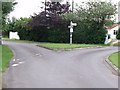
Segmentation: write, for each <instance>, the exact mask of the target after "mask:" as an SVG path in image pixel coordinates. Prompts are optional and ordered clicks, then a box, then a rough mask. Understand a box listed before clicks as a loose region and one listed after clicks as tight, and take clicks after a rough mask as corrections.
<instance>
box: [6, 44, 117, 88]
mask: <svg viewBox="0 0 120 90" xmlns="http://www.w3.org/2000/svg"><path fill="white" fill-rule="evenodd" d="M4 44H6V45H8V46H9V47H10V48H11V49H12V50H13V52H14V54H15V57H14V59H13V60H12V61H11V63H10V67H9V69H8V71H7V72H6V73H5V75H4V83H5V87H7V88H118V77H117V76H116V75H114V74H113V73H112V71H111V70H110V68H109V67H108V66H107V64H106V63H105V61H104V60H105V58H106V57H107V56H108V55H110V54H111V53H113V52H116V51H118V48H117V47H112V46H111V47H104V48H90V49H74V50H71V51H58V52H56V51H52V50H48V49H45V48H41V47H37V46H36V45H35V44H28V43H15V42H4Z"/></svg>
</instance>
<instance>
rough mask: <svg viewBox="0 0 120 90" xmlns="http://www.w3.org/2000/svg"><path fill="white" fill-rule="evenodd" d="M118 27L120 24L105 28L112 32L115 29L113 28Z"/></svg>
mask: <svg viewBox="0 0 120 90" xmlns="http://www.w3.org/2000/svg"><path fill="white" fill-rule="evenodd" d="M117 26H120V24H113V25H111V26H105V28H106V29H109V30H110V29H113V28H115V27H117Z"/></svg>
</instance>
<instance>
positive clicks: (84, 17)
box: [64, 2, 116, 43]
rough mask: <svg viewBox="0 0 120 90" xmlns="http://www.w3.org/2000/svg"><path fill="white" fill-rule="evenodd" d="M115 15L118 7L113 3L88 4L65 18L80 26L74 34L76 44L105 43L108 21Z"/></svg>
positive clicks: (84, 4)
mask: <svg viewBox="0 0 120 90" xmlns="http://www.w3.org/2000/svg"><path fill="white" fill-rule="evenodd" d="M115 13H116V6H115V5H112V4H111V3H107V2H87V3H83V5H80V6H79V7H78V8H77V9H76V11H75V12H74V13H67V14H65V15H64V18H65V19H66V20H72V21H74V22H76V23H77V24H78V26H77V27H76V28H75V31H74V33H73V34H74V37H73V39H74V40H73V41H74V42H75V43H104V41H105V37H106V33H107V31H106V30H105V29H104V25H105V24H106V19H110V17H111V16H112V15H114V14H115Z"/></svg>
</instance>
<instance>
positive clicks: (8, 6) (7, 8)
mask: <svg viewBox="0 0 120 90" xmlns="http://www.w3.org/2000/svg"><path fill="white" fill-rule="evenodd" d="M16 4H17V2H15V0H13V1H12V2H2V19H3V21H2V23H3V25H4V24H5V20H6V17H7V15H8V14H9V13H10V12H11V11H13V10H14V6H15V5H16Z"/></svg>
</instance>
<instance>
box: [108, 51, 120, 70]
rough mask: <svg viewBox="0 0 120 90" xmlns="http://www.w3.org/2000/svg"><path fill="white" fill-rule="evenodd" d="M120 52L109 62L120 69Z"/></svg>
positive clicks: (110, 58) (110, 57)
mask: <svg viewBox="0 0 120 90" xmlns="http://www.w3.org/2000/svg"><path fill="white" fill-rule="evenodd" d="M119 56H120V52H116V53H113V54H112V55H110V56H109V60H110V61H111V62H112V64H113V65H115V66H117V67H118V68H119V69H120V59H119Z"/></svg>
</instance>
